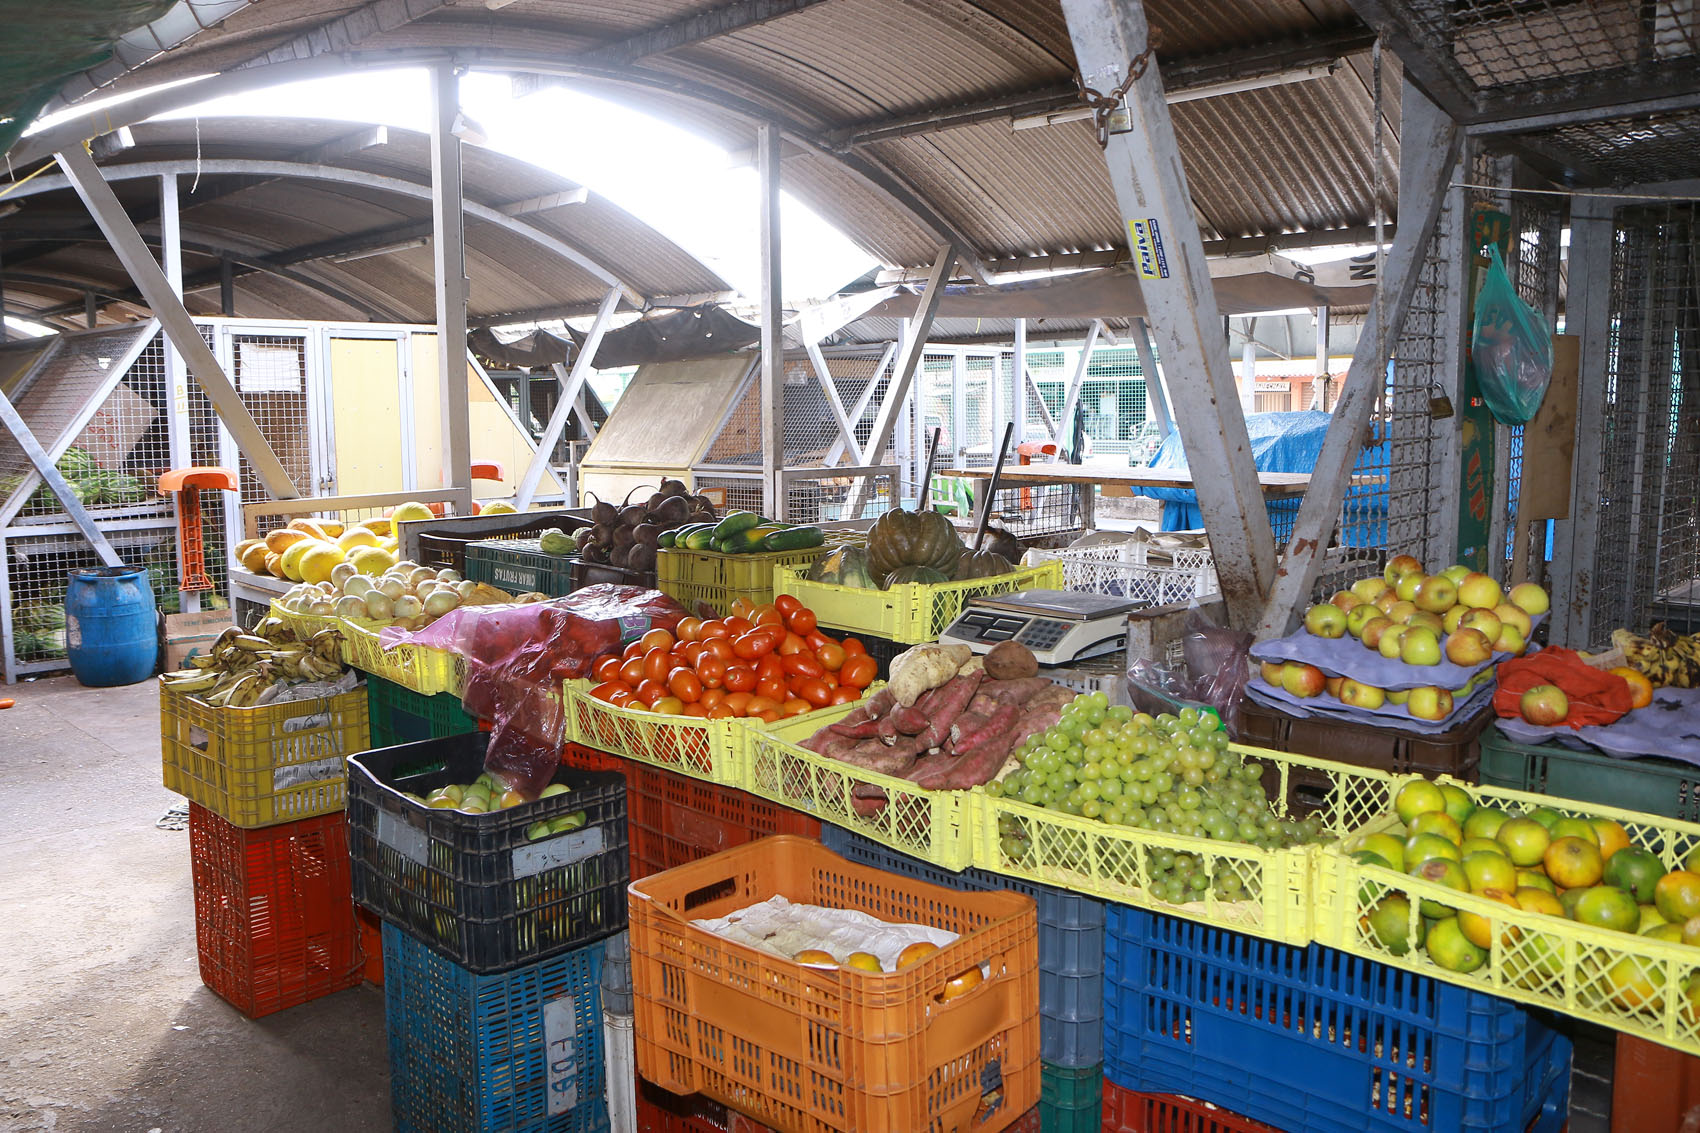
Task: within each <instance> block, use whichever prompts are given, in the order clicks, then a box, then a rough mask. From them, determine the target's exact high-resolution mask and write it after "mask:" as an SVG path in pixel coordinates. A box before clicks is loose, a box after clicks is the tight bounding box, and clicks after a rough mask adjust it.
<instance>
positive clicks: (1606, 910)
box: [1576, 885, 1641, 932]
mask: <svg viewBox="0 0 1700 1133" xmlns="http://www.w3.org/2000/svg"><path fill="white" fill-rule="evenodd" d="M1576 919H1577V920H1579V921H1581V922H1582V923H1583V924H1591V925H1597V926H1598V927H1600V928H1611V929H1616V930H1617V931H1618V932H1634V931H1635V930H1636V929H1638V928H1640V927H1641V906H1639V905H1637V904H1636V903H1635V896H1634V894H1632V893H1630V892H1629V891H1628V890H1627V889H1615V888H1613V887H1612V886H1610V885H1595V886H1592V887H1590V888H1588V889H1585V890H1583V891H1582V896H1581V898H1580V899H1579V900H1578V901H1577V902H1576Z"/></svg>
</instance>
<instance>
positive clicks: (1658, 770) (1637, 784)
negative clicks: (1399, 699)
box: [1481, 727, 1700, 822]
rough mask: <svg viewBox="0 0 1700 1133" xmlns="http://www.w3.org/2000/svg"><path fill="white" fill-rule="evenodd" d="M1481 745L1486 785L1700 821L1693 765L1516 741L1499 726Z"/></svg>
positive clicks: (1698, 771)
mask: <svg viewBox="0 0 1700 1133" xmlns="http://www.w3.org/2000/svg"><path fill="white" fill-rule="evenodd" d="M1481 744H1482V763H1481V776H1482V783H1483V785H1485V786H1493V787H1509V788H1510V789H1512V790H1515V791H1528V792H1529V793H1530V794H1536V795H1557V796H1559V797H1560V798H1566V799H1576V800H1577V801H1579V802H1587V803H1598V804H1600V805H1601V806H1610V807H1616V808H1618V809H1619V810H1633V811H1640V812H1641V813H1643V814H1656V815H1659V816H1661V817H1664V818H1675V819H1680V820H1682V821H1684V822H1700V767H1695V766H1694V765H1693V764H1690V763H1678V762H1676V761H1674V760H1669V759H1656V758H1652V757H1648V758H1642V759H1614V758H1612V757H1611V756H1609V755H1602V754H1601V753H1599V752H1597V751H1576V750H1574V749H1572V748H1567V747H1560V746H1559V745H1558V744H1555V743H1544V744H1524V743H1518V742H1517V741H1516V740H1514V739H1512V738H1511V737H1509V736H1507V735H1506V734H1505V733H1504V732H1502V731H1500V730H1499V728H1498V727H1492V728H1489V729H1488V730H1487V731H1485V732H1483V733H1482V738H1481Z"/></svg>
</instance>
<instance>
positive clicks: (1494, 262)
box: [1470, 245, 1552, 425]
mask: <svg viewBox="0 0 1700 1133" xmlns="http://www.w3.org/2000/svg"><path fill="white" fill-rule="evenodd" d="M1470 361H1471V362H1473V363H1474V364H1475V367H1476V384H1477V385H1478V386H1479V387H1480V389H1481V391H1482V400H1483V401H1485V402H1487V407H1488V409H1489V410H1491V411H1492V412H1493V415H1494V417H1496V418H1498V419H1499V421H1500V422H1502V423H1503V424H1506V425H1524V424H1527V423H1528V421H1529V418H1531V417H1533V416H1534V415H1535V410H1537V409H1539V408H1540V407H1541V400H1542V399H1543V398H1545V397H1546V395H1547V384H1548V383H1549V382H1551V381H1552V332H1551V331H1549V330H1548V329H1547V325H1546V320H1545V319H1543V318H1542V317H1541V315H1540V312H1538V311H1536V310H1535V309H1534V308H1533V307H1531V306H1529V304H1527V303H1525V302H1523V299H1522V297H1521V296H1520V295H1518V294H1517V289H1516V288H1515V287H1513V286H1512V284H1511V277H1510V276H1508V275H1507V274H1506V273H1505V263H1504V262H1503V261H1502V260H1501V259H1500V258H1499V248H1498V247H1497V246H1494V245H1489V246H1488V273H1487V279H1486V280H1484V281H1483V283H1482V289H1481V291H1480V292H1479V293H1478V294H1477V295H1476V325H1475V330H1474V332H1473V333H1472V335H1471V340H1470Z"/></svg>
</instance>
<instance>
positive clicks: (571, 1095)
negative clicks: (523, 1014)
mask: <svg viewBox="0 0 1700 1133" xmlns="http://www.w3.org/2000/svg"><path fill="white" fill-rule="evenodd" d="M575 1007H576V1004H575V1003H574V1001H573V999H572V997H571V996H568V997H566V998H565V999H555V1000H551V1001H549V1002H548V1003H545V1004H544V1005H543V1056H544V1058H545V1059H547V1060H548V1069H549V1076H548V1083H549V1095H548V1097H549V1116H550V1117H555V1116H557V1115H559V1114H563V1113H566V1112H567V1111H568V1110H570V1109H572V1108H573V1107H574V1106H576V1105H578V1080H579V1072H580V1068H579V1057H578V1013H577V1012H576V1011H575V1010H574V1008H575Z"/></svg>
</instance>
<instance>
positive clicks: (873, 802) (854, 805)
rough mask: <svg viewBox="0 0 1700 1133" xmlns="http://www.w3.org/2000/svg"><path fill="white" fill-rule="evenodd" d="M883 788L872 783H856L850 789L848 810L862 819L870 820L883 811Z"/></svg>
mask: <svg viewBox="0 0 1700 1133" xmlns="http://www.w3.org/2000/svg"><path fill="white" fill-rule="evenodd" d="M888 801H889V800H888V799H887V798H886V794H885V788H884V787H876V786H874V785H873V784H872V783H857V784H856V785H855V786H854V787H852V788H850V809H851V810H853V811H855V812H856V813H857V814H858V815H860V816H861V817H863V818H872V817H873V816H874V815H876V814H878V813H879V812H880V811H882V810H884V809H885V804H886V803H887V802H888Z"/></svg>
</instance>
